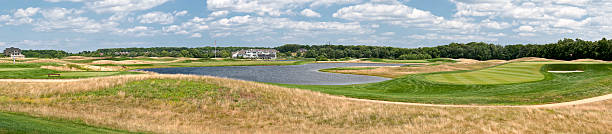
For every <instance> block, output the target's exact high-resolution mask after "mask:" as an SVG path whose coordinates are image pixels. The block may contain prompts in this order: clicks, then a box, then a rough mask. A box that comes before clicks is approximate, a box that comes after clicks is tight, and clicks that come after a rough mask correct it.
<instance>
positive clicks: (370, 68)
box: [320, 67, 378, 71]
mask: <svg viewBox="0 0 612 134" xmlns="http://www.w3.org/2000/svg"><path fill="white" fill-rule="evenodd" d="M376 68H378V67H339V68H329V69H321V70H320V71H333V70H372V69H376Z"/></svg>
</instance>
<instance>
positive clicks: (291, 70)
mask: <svg viewBox="0 0 612 134" xmlns="http://www.w3.org/2000/svg"><path fill="white" fill-rule="evenodd" d="M401 65H406V64H376V63H313V64H305V65H290V66H225V67H180V68H151V69H142V70H144V71H151V72H157V73H161V74H195V75H208V76H216V77H225V78H233V79H240V80H248V81H257V82H269V83H283V84H301V85H350V84H362V83H373V82H380V81H385V80H389V79H388V78H382V77H375V76H364V75H351V74H337V73H326V72H319V71H318V70H320V69H326V68H337V67H353V66H401Z"/></svg>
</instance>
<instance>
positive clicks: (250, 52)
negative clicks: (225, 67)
mask: <svg viewBox="0 0 612 134" xmlns="http://www.w3.org/2000/svg"><path fill="white" fill-rule="evenodd" d="M276 53H278V51H277V50H275V49H247V50H240V51H237V52H233V53H232V58H247V59H276Z"/></svg>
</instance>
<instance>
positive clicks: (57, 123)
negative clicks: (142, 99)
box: [0, 112, 128, 134]
mask: <svg viewBox="0 0 612 134" xmlns="http://www.w3.org/2000/svg"><path fill="white" fill-rule="evenodd" d="M0 133H9V134H20V133H23V134H25V133H30V134H32V133H38V134H69V133H70V134H102V133H104V134H123V133H128V132H127V131H117V130H111V129H105V128H99V127H92V126H88V125H84V124H81V123H74V122H72V121H63V120H53V119H44V118H37V117H32V116H27V115H20V114H10V113H2V112H0Z"/></svg>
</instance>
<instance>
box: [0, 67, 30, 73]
mask: <svg viewBox="0 0 612 134" xmlns="http://www.w3.org/2000/svg"><path fill="white" fill-rule="evenodd" d="M33 69H36V68H0V72H2V71H24V70H33Z"/></svg>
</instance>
